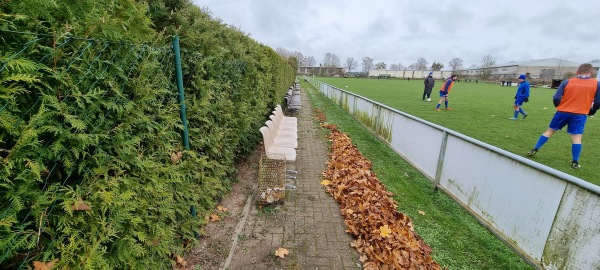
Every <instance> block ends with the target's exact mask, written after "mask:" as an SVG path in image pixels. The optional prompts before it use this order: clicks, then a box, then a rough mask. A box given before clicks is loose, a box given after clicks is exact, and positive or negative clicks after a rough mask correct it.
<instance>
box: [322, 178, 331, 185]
mask: <svg viewBox="0 0 600 270" xmlns="http://www.w3.org/2000/svg"><path fill="white" fill-rule="evenodd" d="M329 184H331V181H329V180H327V179H325V180H323V181H321V185H324V186H328V185H329Z"/></svg>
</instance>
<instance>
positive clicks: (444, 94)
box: [440, 90, 448, 97]
mask: <svg viewBox="0 0 600 270" xmlns="http://www.w3.org/2000/svg"><path fill="white" fill-rule="evenodd" d="M440 97H448V92H446V91H442V90H440Z"/></svg>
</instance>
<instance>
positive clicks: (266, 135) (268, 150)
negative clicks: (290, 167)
mask: <svg viewBox="0 0 600 270" xmlns="http://www.w3.org/2000/svg"><path fill="white" fill-rule="evenodd" d="M259 131H260V133H262V136H263V143H264V145H265V155H267V157H268V158H270V159H278V160H281V156H283V157H284V158H285V161H296V149H294V148H290V147H281V146H276V145H274V144H273V138H271V133H270V132H269V128H268V127H265V126H263V127H261V128H260V129H259ZM274 154H275V155H274Z"/></svg>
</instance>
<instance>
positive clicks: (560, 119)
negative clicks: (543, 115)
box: [548, 112, 587, 135]
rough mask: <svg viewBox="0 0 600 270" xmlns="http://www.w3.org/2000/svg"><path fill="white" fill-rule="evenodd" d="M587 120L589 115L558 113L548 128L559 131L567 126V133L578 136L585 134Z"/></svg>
mask: <svg viewBox="0 0 600 270" xmlns="http://www.w3.org/2000/svg"><path fill="white" fill-rule="evenodd" d="M586 120H587V115H585V114H573V113H564V112H556V114H554V117H552V121H550V126H548V127H549V128H551V129H554V130H559V129H562V128H563V127H564V126H567V132H568V133H569V134H574V135H578V134H583V129H584V127H585V121H586Z"/></svg>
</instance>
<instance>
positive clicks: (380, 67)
mask: <svg viewBox="0 0 600 270" xmlns="http://www.w3.org/2000/svg"><path fill="white" fill-rule="evenodd" d="M385 67H386V64H385V63H384V62H379V63H377V64H375V69H377V70H383V69H385Z"/></svg>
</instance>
